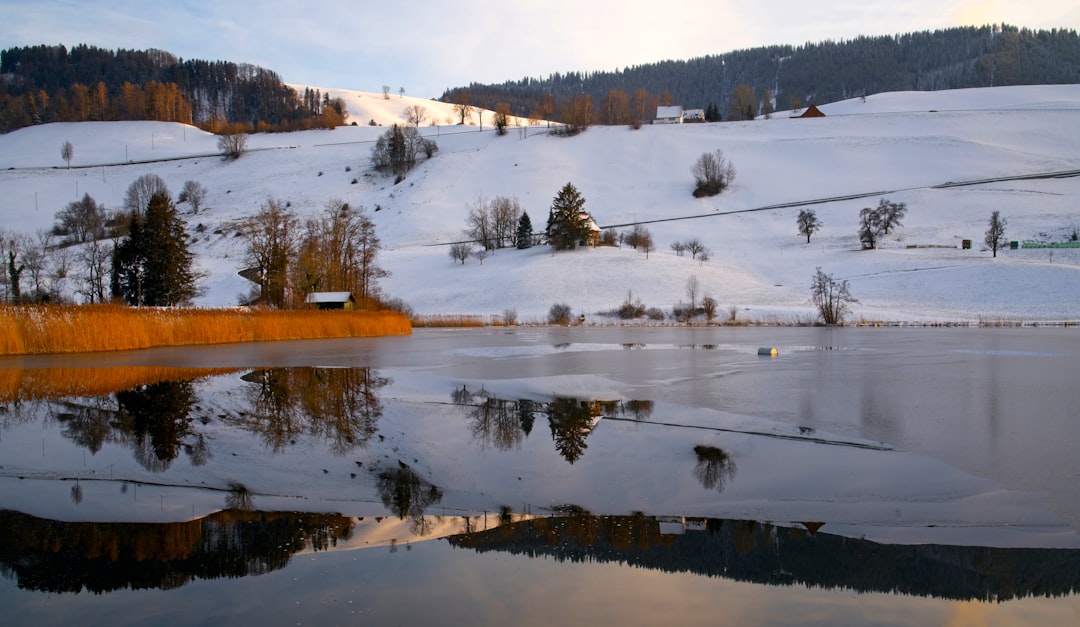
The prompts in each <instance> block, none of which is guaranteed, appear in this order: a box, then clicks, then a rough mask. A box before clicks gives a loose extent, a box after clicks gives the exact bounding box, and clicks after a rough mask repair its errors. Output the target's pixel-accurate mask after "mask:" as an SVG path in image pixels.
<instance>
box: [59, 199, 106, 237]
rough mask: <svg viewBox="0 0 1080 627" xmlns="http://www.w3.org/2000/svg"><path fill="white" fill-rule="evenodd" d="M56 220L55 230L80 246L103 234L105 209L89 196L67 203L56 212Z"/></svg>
mask: <svg viewBox="0 0 1080 627" xmlns="http://www.w3.org/2000/svg"><path fill="white" fill-rule="evenodd" d="M56 219H57V220H58V222H59V223H58V224H57V227H58V228H57V229H56V230H57V231H59V232H61V233H63V234H66V235H68V236H70V238H71V239H70V241H72V242H73V243H77V244H81V243H83V242H85V241H86V240H87V239H89V238H90V237H98V238H100V237H103V236H104V234H105V208H104V207H102V206H101V205H99V204H97V202H96V201H95V200H94V199H93V198H91V197H90V194H83V197H82V198H81V199H80V200H74V201H72V202H69V203H68V204H67V206H66V207H64V208H63V209H61V210H60V211H58V212H56Z"/></svg>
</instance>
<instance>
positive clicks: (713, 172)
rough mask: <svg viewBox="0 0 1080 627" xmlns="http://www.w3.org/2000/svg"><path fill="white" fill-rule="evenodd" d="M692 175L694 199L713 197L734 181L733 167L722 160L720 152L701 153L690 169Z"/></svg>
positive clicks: (722, 156)
mask: <svg viewBox="0 0 1080 627" xmlns="http://www.w3.org/2000/svg"><path fill="white" fill-rule="evenodd" d="M690 173H691V174H693V175H694V182H695V184H694V197H695V198H701V197H703V196H715V195H717V194H719V193H720V192H722V191H724V190H725V189H727V188H728V187H730V186H731V184H732V182H734V180H735V166H734V165H732V164H731V162H730V161H728V160H727V159H725V158H724V153H723V151H722V150H720V149H719V148H717V149H716V150H715V151H713V152H706V153H702V155H701V156H700V157H698V160H697V161H695V162H694V165H693V167H691V168H690Z"/></svg>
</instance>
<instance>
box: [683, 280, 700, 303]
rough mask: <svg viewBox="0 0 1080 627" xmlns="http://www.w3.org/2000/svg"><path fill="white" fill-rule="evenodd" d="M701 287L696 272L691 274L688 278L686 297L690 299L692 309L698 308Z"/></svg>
mask: <svg viewBox="0 0 1080 627" xmlns="http://www.w3.org/2000/svg"><path fill="white" fill-rule="evenodd" d="M700 289H701V282H700V281H698V278H697V275H696V274H691V275H690V277H689V278H688V279H686V297H687V298H689V299H690V309H691V310H694V309H697V295H698V290H700Z"/></svg>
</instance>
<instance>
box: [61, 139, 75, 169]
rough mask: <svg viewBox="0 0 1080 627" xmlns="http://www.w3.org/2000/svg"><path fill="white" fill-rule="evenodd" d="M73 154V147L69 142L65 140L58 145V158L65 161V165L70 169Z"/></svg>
mask: <svg viewBox="0 0 1080 627" xmlns="http://www.w3.org/2000/svg"><path fill="white" fill-rule="evenodd" d="M74 156H75V147H74V146H72V145H71V142H69V141H67V140H65V141H64V143H63V144H61V145H60V158H61V159H63V160H64V161H67V167H68V169H69V170H70V169H71V158H72V157H74Z"/></svg>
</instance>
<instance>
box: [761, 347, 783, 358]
mask: <svg viewBox="0 0 1080 627" xmlns="http://www.w3.org/2000/svg"><path fill="white" fill-rule="evenodd" d="M757 354H758V355H764V356H766V357H776V356H777V355H779V354H780V352H779V351H777V350H776V347H775V346H762V347H761V348H759V349H757Z"/></svg>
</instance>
